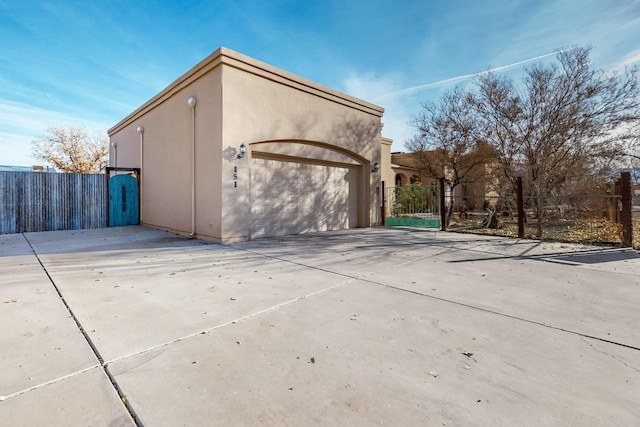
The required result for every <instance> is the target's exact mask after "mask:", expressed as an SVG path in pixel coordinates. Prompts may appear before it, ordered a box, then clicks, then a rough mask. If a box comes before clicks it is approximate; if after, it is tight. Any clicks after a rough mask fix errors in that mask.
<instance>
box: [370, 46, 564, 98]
mask: <svg viewBox="0 0 640 427" xmlns="http://www.w3.org/2000/svg"><path fill="white" fill-rule="evenodd" d="M559 52H562V51H556V52H552V53H545V54H544V55H539V56H535V57H533V58H529V59H524V60H522V61H518V62H513V63H511V64H507V65H501V66H499V67H494V68H490V69H488V70H484V71H481V72H479V73H475V74H462V75H460V76H456V77H451V78H448V79H444V80H439V81H437V82H433V83H426V84H422V85H418V86H412V87H408V88H405V89H401V90H397V91H394V92H389V93H386V94H384V95H382V96H380V97H379V99H380V101H385V100H389V99H392V98H398V97H402V96H405V95H411V94H414V93H417V92H422V91H424V90H428V89H433V88H436V87H440V86H444V85H449V84H452V83H458V82H461V81H464V80H469V79H472V78H474V77H477V76H481V75H484V74H488V73H494V72H499V71H505V70H508V69H510V68H515V67H518V66H520V65H523V64H526V63H529V62H533V61H537V60H540V59H543V58H547V57H549V56H554V55H557V54H558V53H559Z"/></svg>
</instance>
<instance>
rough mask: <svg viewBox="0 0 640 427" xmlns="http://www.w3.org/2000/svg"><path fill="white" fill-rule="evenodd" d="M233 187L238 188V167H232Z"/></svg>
mask: <svg viewBox="0 0 640 427" xmlns="http://www.w3.org/2000/svg"><path fill="white" fill-rule="evenodd" d="M233 187H234V188H238V167H237V166H234V167H233Z"/></svg>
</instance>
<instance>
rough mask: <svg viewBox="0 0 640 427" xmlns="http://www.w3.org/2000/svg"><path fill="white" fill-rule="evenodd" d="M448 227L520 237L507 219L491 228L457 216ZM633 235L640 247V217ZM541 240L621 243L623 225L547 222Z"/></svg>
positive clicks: (529, 228) (528, 231)
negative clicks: (496, 226) (497, 226)
mask: <svg viewBox="0 0 640 427" xmlns="http://www.w3.org/2000/svg"><path fill="white" fill-rule="evenodd" d="M448 230H450V231H457V232H463V233H474V234H483V235H492V236H505V237H517V236H518V225H517V223H516V222H515V221H514V220H512V219H507V218H504V219H502V220H501V221H500V223H499V228H497V229H489V228H486V227H484V225H483V224H482V220H479V219H464V218H458V217H454V224H452V225H451V226H450V227H448ZM633 237H634V239H633V247H634V249H640V219H634V221H633ZM525 238H526V239H537V238H538V237H537V236H536V225H535V224H531V223H529V224H526V225H525ZM541 240H549V241H557V242H569V243H585V244H597V245H607V246H609V245H616V246H619V245H621V244H622V225H621V224H616V223H614V222H612V221H609V220H606V219H582V220H555V221H548V222H546V223H544V224H543V232H542V239H541Z"/></svg>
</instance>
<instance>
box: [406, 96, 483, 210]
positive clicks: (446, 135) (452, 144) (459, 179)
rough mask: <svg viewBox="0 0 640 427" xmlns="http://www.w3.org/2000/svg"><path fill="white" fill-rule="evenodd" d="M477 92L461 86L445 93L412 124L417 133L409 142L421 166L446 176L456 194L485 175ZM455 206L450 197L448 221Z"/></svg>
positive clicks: (434, 175)
mask: <svg viewBox="0 0 640 427" xmlns="http://www.w3.org/2000/svg"><path fill="white" fill-rule="evenodd" d="M472 101H473V95H472V94H471V93H470V92H464V91H462V90H461V89H459V88H456V89H454V90H453V91H450V92H447V93H445V94H444V95H443V96H442V97H441V98H440V99H439V101H438V102H437V103H434V102H429V103H425V104H423V106H422V110H421V111H420V112H419V113H418V115H417V116H415V117H414V118H413V119H412V120H411V121H410V124H411V125H412V126H413V127H414V128H415V129H416V131H417V133H416V134H415V135H414V136H413V138H412V139H410V140H409V141H407V142H406V143H405V147H406V149H407V150H408V151H410V152H412V153H414V155H415V158H416V159H417V161H418V164H419V167H420V168H421V169H422V170H423V171H424V173H425V174H426V175H428V176H430V177H432V178H436V179H444V182H445V183H446V184H447V185H448V187H449V189H450V190H451V193H452V195H453V193H454V190H455V188H456V187H458V186H459V185H461V184H466V183H471V182H474V181H476V180H477V179H479V178H482V177H483V175H484V174H483V172H484V165H485V163H486V162H487V158H488V147H487V145H486V144H483V143H482V142H479V132H478V131H479V130H480V126H479V124H480V121H479V120H480V119H479V117H478V115H477V111H476V110H475V108H474V103H473V102H472ZM454 208H455V198H453V197H451V198H450V206H449V208H448V214H447V223H449V221H450V220H451V215H452V214H453V211H454Z"/></svg>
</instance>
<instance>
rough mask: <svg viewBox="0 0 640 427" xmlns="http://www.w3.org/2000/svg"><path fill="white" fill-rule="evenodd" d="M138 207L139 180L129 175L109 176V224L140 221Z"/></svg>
mask: <svg viewBox="0 0 640 427" xmlns="http://www.w3.org/2000/svg"><path fill="white" fill-rule="evenodd" d="M139 212H140V211H139V207H138V180H137V179H136V178H135V177H133V176H131V175H129V174H122V175H115V176H112V177H111V178H109V226H110V227H117V226H121V225H135V224H139V223H140V213H139Z"/></svg>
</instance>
